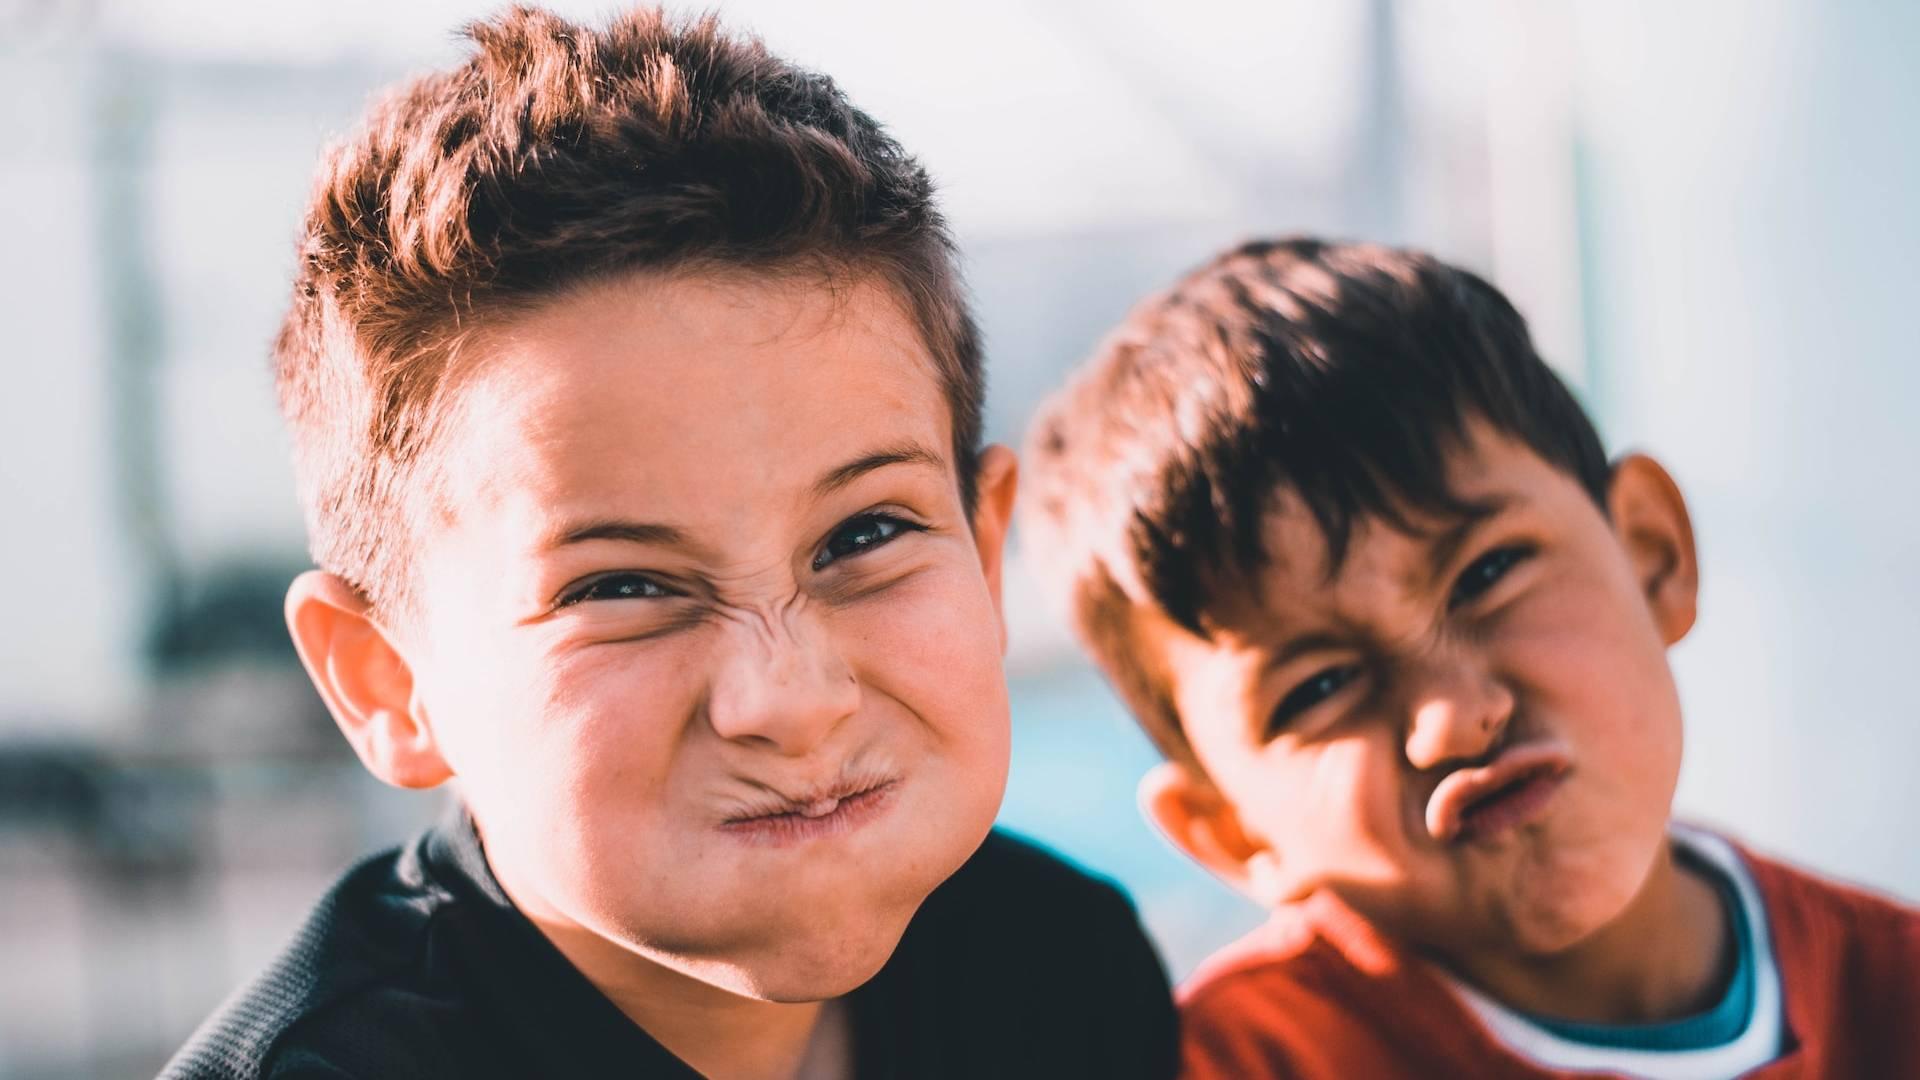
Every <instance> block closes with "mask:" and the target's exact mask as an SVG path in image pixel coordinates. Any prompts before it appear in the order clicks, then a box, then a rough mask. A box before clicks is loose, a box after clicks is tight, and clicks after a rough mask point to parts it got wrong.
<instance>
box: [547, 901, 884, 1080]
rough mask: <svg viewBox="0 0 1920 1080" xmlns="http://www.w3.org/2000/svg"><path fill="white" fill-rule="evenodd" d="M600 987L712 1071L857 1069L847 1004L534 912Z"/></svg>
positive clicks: (798, 1073) (760, 1073)
mask: <svg viewBox="0 0 1920 1080" xmlns="http://www.w3.org/2000/svg"><path fill="white" fill-rule="evenodd" d="M534 923H535V925H537V926H539V928H540V931H541V933H543V934H545V935H546V937H547V938H548V940H550V941H552V942H553V944H554V946H555V947H556V948H558V949H559V950H560V952H561V954H562V955H564V956H565V957H566V958H567V960H568V961H569V962H571V963H572V964H573V966H574V967H575V968H577V969H579V971H580V973H581V974H582V975H584V976H586V978H587V981H588V982H590V983H592V984H593V985H594V988H595V989H597V990H599V991H600V992H601V993H602V994H604V995H606V997H607V1000H609V1001H611V1002H613V1003H614V1005H616V1006H618V1007H619V1009H620V1011H621V1012H623V1013H625V1014H626V1015H627V1018H628V1019H630V1020H632V1021H633V1022H634V1023H636V1024H638V1025H639V1026H640V1027H641V1028H642V1029H643V1030H644V1031H646V1033H647V1034H648V1035H649V1036H651V1037H652V1038H653V1039H654V1041H655V1042H658V1043H659V1044H660V1045H661V1046H664V1047H666V1049H667V1050H668V1051H670V1052H671V1053H672V1054H673V1055H674V1056H675V1057H677V1058H679V1059H680V1060H682V1061H684V1062H686V1063H687V1064H688V1065H691V1066H693V1068H694V1069H696V1070H698V1071H699V1072H700V1073H701V1074H702V1075H705V1076H724V1077H738V1078H740V1080H834V1078H841V1077H846V1076H849V1075H851V1070H850V1068H849V1067H848V1063H849V1062H850V1060H851V1053H850V1051H851V1039H850V1035H849V1024H848V1022H847V1018H846V1015H845V1006H844V1004H843V1003H842V1002H841V1001H839V1000H838V999H835V1000H832V1001H825V1002H821V1001H805V1002H779V1001H762V1000H760V999H758V998H751V997H746V996H744V995H741V994H736V993H734V992H732V991H730V990H726V989H722V988H721V987H718V986H715V985H713V984H711V983H708V982H705V981H703V980H701V979H697V978H694V977H693V976H690V975H687V974H685V973H682V972H679V971H676V970H674V969H672V968H669V967H666V966H665V965H663V964H659V963H657V962H655V961H653V960H650V959H648V958H646V957H644V956H641V955H639V954H637V953H635V952H633V951H631V950H629V949H627V948H625V947H624V946H621V945H619V944H617V943H615V942H610V941H607V940H606V939H604V938H602V937H600V936H599V935H597V934H594V933H593V932H592V931H590V930H587V929H585V928H583V927H579V926H574V925H561V924H556V923H554V922H551V921H548V920H543V919H535V920H534Z"/></svg>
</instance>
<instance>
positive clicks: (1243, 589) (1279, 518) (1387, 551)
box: [1207, 422, 1597, 641]
mask: <svg viewBox="0 0 1920 1080" xmlns="http://www.w3.org/2000/svg"><path fill="white" fill-rule="evenodd" d="M1446 477H1447V487H1448V491H1449V493H1450V494H1451V495H1452V496H1453V497H1454V498H1455V499H1457V500H1458V501H1459V502H1461V503H1462V504H1464V505H1467V506H1472V507H1476V508H1477V510H1475V511H1474V512H1470V513H1465V514H1442V513H1433V512H1423V511H1418V510H1412V509H1407V510H1404V511H1403V514H1404V516H1405V517H1406V524H1407V525H1408V526H1410V528H1407V529H1403V528H1400V527H1398V526H1397V525H1396V524H1395V523H1394V522H1391V521H1389V520H1387V519H1385V518H1382V517H1379V516H1376V515H1360V516H1357V517H1355V518H1354V519H1353V521H1352V524H1351V530H1350V532H1349V536H1348V540H1347V544H1346V546H1345V549H1344V551H1343V552H1342V553H1341V557H1340V558H1339V559H1338V560H1337V561H1336V559H1335V553H1334V551H1333V549H1332V547H1331V545H1330V544H1329V543H1328V538H1327V535H1326V533H1325V532H1324V531H1323V530H1322V528H1321V527H1320V524H1319V522H1318V521H1317V520H1316V519H1315V517H1314V516H1313V514H1312V513H1311V511H1310V510H1309V508H1308V507H1307V505H1306V503H1305V502H1304V501H1303V500H1302V499H1301V498H1300V497H1299V496H1298V495H1297V494H1296V493H1294V492H1293V491H1291V490H1285V489H1283V490H1281V491H1278V492H1276V493H1275V494H1274V496H1273V500H1272V502H1271V504H1270V505H1269V507H1268V509H1267V511H1266V513H1265V515H1264V517H1263V519H1262V524H1261V542H1262V545H1263V549H1264V553H1265V556H1266V561H1265V563H1264V564H1263V565H1262V566H1260V567H1258V568H1257V569H1256V570H1255V571H1254V572H1253V573H1251V574H1249V575H1245V576H1244V577H1241V578H1232V577H1230V576H1228V575H1222V576H1221V578H1219V579H1217V580H1216V581H1215V582H1214V583H1213V588H1212V589H1211V596H1212V598H1213V599H1212V602H1211V603H1210V605H1209V610H1208V612H1207V614H1208V617H1209V618H1208V621H1209V623H1210V624H1211V625H1212V626H1214V627H1216V628H1217V629H1218V631H1219V634H1218V636H1219V637H1221V638H1223V639H1225V640H1227V641H1232V640H1235V639H1239V638H1245V637H1248V636H1250V635H1251V636H1256V637H1262V638H1264V637H1266V636H1268V635H1269V634H1270V633H1271V632H1272V631H1273V629H1274V628H1275V626H1276V625H1281V626H1284V624H1285V622H1287V621H1288V619H1287V617H1288V616H1293V615H1299V616H1303V617H1304V616H1307V615H1317V614H1325V613H1328V612H1334V611H1338V610H1340V609H1342V608H1344V607H1347V606H1349V605H1350V604H1351V603H1353V602H1355V601H1389V600H1396V599H1409V598H1415V597H1419V596H1422V595H1424V594H1425V593H1426V592H1429V591H1431V590H1432V589H1433V588H1434V587H1435V586H1436V584H1437V579H1436V575H1438V574H1441V573H1444V571H1445V570H1446V569H1447V566H1446V565H1445V564H1447V563H1449V562H1451V561H1452V560H1454V559H1455V558H1457V557H1458V556H1459V555H1461V554H1464V552H1462V551H1460V550H1458V546H1459V544H1460V543H1462V542H1464V541H1465V540H1466V539H1467V538H1468V537H1469V536H1470V535H1471V532H1472V530H1473V529H1474V527H1475V526H1477V525H1479V524H1481V523H1482V522H1485V521H1490V520H1493V519H1496V518H1500V517H1510V516H1513V515H1527V516H1529V517H1531V518H1533V519H1535V520H1536V521H1560V522H1563V523H1564V522H1566V521H1568V520H1569V515H1573V516H1578V517H1582V518H1584V517H1597V513H1596V511H1595V509H1594V507H1593V506H1592V503H1591V501H1590V500H1589V499H1588V497H1587V495H1586V493H1585V491H1584V490H1583V489H1582V488H1581V487H1580V486H1579V484H1578V482H1577V481H1575V480H1574V479H1573V478H1572V477H1570V476H1567V475H1566V474H1565V473H1563V472H1562V471H1560V470H1559V469H1556V468H1554V467H1553V466H1552V465H1550V464H1548V463H1547V462H1546V461H1545V460H1544V459H1542V458H1541V457H1540V456H1539V455H1538V454H1536V453H1534V452H1533V451H1532V450H1531V449H1530V448H1528V447H1527V446H1526V445H1525V444H1523V443H1521V442H1519V441H1518V440H1515V439H1512V438H1510V437H1508V436H1505V435H1502V434H1499V433H1498V432H1494V431H1492V430H1491V429H1489V428H1488V427H1487V426H1486V425H1485V424H1484V423H1480V422H1475V423H1473V424H1470V425H1469V426H1468V429H1467V432H1466V434H1465V436H1464V437H1463V439H1462V440H1460V442H1459V444H1458V445H1457V446H1454V447H1452V448H1450V449H1449V450H1448V451H1447V468H1446ZM1276 617H1278V619H1277V618H1276Z"/></svg>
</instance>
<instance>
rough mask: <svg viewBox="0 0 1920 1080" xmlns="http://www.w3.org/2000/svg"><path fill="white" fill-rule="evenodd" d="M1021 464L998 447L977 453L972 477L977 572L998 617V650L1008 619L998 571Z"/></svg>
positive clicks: (1010, 452) (1004, 550)
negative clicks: (1001, 599) (978, 560)
mask: <svg viewBox="0 0 1920 1080" xmlns="http://www.w3.org/2000/svg"><path fill="white" fill-rule="evenodd" d="M1019 477H1020V463H1019V459H1018V458H1016V457H1014V454H1013V451H1011V450H1009V449H1007V448H1006V447H1004V446H1000V445H998V444H996V445H993V446H988V447H986V448H985V449H983V450H981V451H980V464H979V466H978V468H977V469H976V471H975V473H974V499H973V546H974V547H975V548H977V549H978V550H979V552H980V570H981V572H982V573H984V574H985V575H986V578H987V589H988V591H990V592H991V593H992V594H993V610H994V611H995V613H997V614H999V616H1000V648H1001V650H1002V651H1005V649H1006V647H1007V617H1006V611H1005V608H1004V607H1003V606H1002V604H1001V602H1000V579H1001V567H1002V566H1003V564H1004V562H1005V558H1004V557H1005V555H1006V551H1007V525H1008V523H1009V522H1010V521H1012V519H1013V493H1014V491H1015V490H1016V489H1017V488H1018V487H1019Z"/></svg>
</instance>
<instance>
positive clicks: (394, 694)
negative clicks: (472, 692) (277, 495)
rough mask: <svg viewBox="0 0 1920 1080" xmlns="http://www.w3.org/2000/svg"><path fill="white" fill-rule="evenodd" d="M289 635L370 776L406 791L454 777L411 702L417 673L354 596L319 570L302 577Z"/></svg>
mask: <svg viewBox="0 0 1920 1080" xmlns="http://www.w3.org/2000/svg"><path fill="white" fill-rule="evenodd" d="M287 629H288V630H289V631H290V632H291V633H292V634H293V645H294V648H295V649H297V650H299V653H300V662H301V663H302V664H304V665H306V668H307V676H308V677H309V678H311V679H312V680H313V685H314V688H315V689H317V690H319V691H320V697H321V699H322V700H324V701H325V702H326V703H327V710H328V711H329V712H331V713H333V720H334V723H336V724H339V725H340V732H341V734H343V735H345V736H346V737H347V742H348V743H349V744H350V745H352V747H353V750H354V753H356V754H358V755H360V761H361V763H362V764H364V765H366V767H367V771H369V772H371V773H373V775H375V776H377V777H379V778H380V779H381V780H384V781H386V782H387V783H389V784H392V785H394V786H395V787H403V788H429V787H433V786H434V785H436V784H439V783H440V782H441V781H443V780H446V779H447V778H448V777H450V776H452V775H453V772H452V770H451V769H449V768H448V767H447V763H446V761H445V759H443V758H442V757H441V756H440V751H439V748H438V747H437V746H436V745H435V743H434V739H433V733H432V731H431V730H429V729H428V727H427V725H426V724H425V722H424V717H423V716H422V715H421V712H420V707H419V703H418V702H417V701H416V700H415V699H414V696H413V670H412V669H411V668H410V667H408V665H407V660H406V657H404V656H402V655H401V653H400V650H399V649H398V648H397V647H396V646H395V644H394V642H393V639H392V637H391V636H390V634H389V633H388V632H387V630H386V629H384V628H383V627H381V626H380V625H379V624H378V623H377V622H375V621H374V619H373V615H372V612H371V610H370V608H369V605H368V604H367V601H366V598H364V597H362V596H361V595H360V593H359V592H358V591H357V590H355V589H354V588H353V587H352V586H350V585H348V584H347V583H346V582H345V581H343V580H342V579H340V578H338V577H335V576H334V575H332V574H328V573H323V572H321V571H319V570H309V571H307V572H306V573H304V574H301V575H300V576H299V577H297V578H295V579H294V580H293V585H292V586H291V587H289V588H288V589H287Z"/></svg>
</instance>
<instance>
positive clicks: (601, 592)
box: [554, 513, 927, 608]
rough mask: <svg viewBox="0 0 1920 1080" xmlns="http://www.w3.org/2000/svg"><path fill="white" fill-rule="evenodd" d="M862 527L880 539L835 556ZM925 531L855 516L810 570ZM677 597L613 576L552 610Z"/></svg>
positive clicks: (631, 576) (647, 581)
mask: <svg viewBox="0 0 1920 1080" xmlns="http://www.w3.org/2000/svg"><path fill="white" fill-rule="evenodd" d="M861 527H866V528H868V529H877V531H879V532H880V533H881V534H882V535H880V536H879V537H878V538H877V539H873V540H870V541H868V542H866V543H862V544H857V545H855V546H854V547H852V548H850V549H847V550H843V551H841V552H839V553H838V554H835V553H834V552H833V546H834V541H835V540H836V539H839V538H840V537H843V536H847V535H850V534H853V533H854V532H855V530H856V529H858V528H861ZM926 529H927V527H926V526H925V525H920V524H918V523H916V522H912V521H908V520H906V519H905V518H901V517H896V516H894V515H892V514H882V513H868V514H857V515H855V516H853V517H851V518H848V519H847V520H846V521H843V522H841V523H840V525H839V527H838V528H836V529H834V530H833V532H832V533H831V534H829V535H828V537H827V540H826V543H824V544H822V545H821V548H820V551H819V553H818V554H816V555H814V557H813V562H812V566H813V569H814V570H815V571H816V572H818V571H820V570H825V569H826V568H827V567H829V566H831V565H833V564H834V563H836V562H839V561H840V560H842V559H849V558H854V557H856V556H859V555H863V554H865V553H866V552H869V551H872V550H873V549H874V548H878V547H884V546H886V545H887V544H890V543H892V542H893V541H895V540H898V539H899V538H900V537H901V536H903V535H905V534H907V533H910V532H925V531H926ZM679 595H680V594H679V593H678V592H675V591H674V590H672V589H669V588H667V587H666V586H665V585H662V584H660V583H659V582H657V581H655V580H653V579H652V578H650V577H647V576H646V575H644V574H635V573H612V574H606V575H604V576H602V577H597V578H593V579H592V580H590V581H588V582H586V583H585V584H583V585H581V586H580V587H579V588H576V589H574V590H572V591H571V592H568V593H567V594H565V595H564V596H562V597H561V598H560V602H559V603H558V604H556V605H554V606H555V607H556V608H564V607H571V606H572V605H574V604H579V603H584V602H586V601H589V600H664V599H667V598H669V597H674V596H679Z"/></svg>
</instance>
